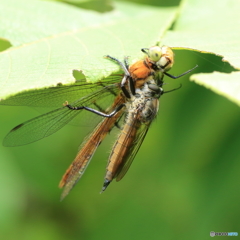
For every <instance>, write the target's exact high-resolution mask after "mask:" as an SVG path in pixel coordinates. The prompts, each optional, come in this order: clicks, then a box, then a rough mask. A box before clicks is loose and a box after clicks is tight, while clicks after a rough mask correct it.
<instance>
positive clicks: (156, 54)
mask: <svg viewBox="0 0 240 240" xmlns="http://www.w3.org/2000/svg"><path fill="white" fill-rule="evenodd" d="M161 56H162V50H161V48H160V47H158V46H154V47H150V48H149V49H148V57H149V58H150V60H151V61H153V62H157V61H159V59H160V58H161Z"/></svg>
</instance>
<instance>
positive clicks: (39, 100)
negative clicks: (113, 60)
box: [0, 75, 122, 108]
mask: <svg viewBox="0 0 240 240" xmlns="http://www.w3.org/2000/svg"><path fill="white" fill-rule="evenodd" d="M121 78H122V76H119V75H115V76H110V77H108V78H106V79H104V80H102V81H99V82H96V83H87V82H86V81H85V79H82V80H79V81H78V82H76V83H75V84H72V85H67V86H66V85H58V86H56V87H50V88H46V89H40V90H37V91H36V90H29V91H24V92H21V93H19V94H17V95H15V96H12V97H10V98H8V99H6V100H1V99H0V100H1V101H0V105H8V106H30V107H44V108H47V107H59V106H60V105H61V104H62V103H63V102H65V101H66V100H67V101H68V102H73V101H76V100H77V99H81V98H82V97H84V96H89V95H91V94H92V93H93V92H97V91H99V90H101V89H102V88H105V87H107V86H111V85H115V84H116V83H120V81H121ZM113 88H114V86H113Z"/></svg>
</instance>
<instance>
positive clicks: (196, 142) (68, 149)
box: [0, 51, 240, 240]
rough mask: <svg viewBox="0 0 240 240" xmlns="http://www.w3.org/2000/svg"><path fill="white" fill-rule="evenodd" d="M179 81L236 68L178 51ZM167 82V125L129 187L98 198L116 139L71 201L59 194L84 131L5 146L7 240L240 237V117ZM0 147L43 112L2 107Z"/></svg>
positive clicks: (142, 155) (221, 101)
mask: <svg viewBox="0 0 240 240" xmlns="http://www.w3.org/2000/svg"><path fill="white" fill-rule="evenodd" d="M175 54H176V64H175V66H174V68H173V69H172V70H171V72H170V73H172V74H174V75H178V74H180V73H182V72H184V71H186V70H188V69H190V68H192V67H193V66H195V65H196V64H198V65H199V68H198V69H197V70H196V71H195V72H211V71H213V70H218V71H222V72H229V71H230V70H231V69H230V68H229V66H228V65H227V64H226V63H222V62H221V59H220V58H218V57H213V56H211V55H209V54H197V53H193V52H188V51H175ZM188 79H189V75H188V76H186V77H184V78H181V79H179V80H172V79H169V78H165V81H166V82H167V83H168V84H167V85H166V86H164V88H165V89H171V88H174V87H177V86H179V83H182V84H183V87H182V88H181V89H180V90H178V91H175V92H173V93H169V94H165V95H163V97H162V98H161V100H160V111H159V114H158V118H157V119H156V120H155V122H154V123H153V124H152V126H151V129H150V130H149V133H148V135H147V137H146V138H145V141H144V143H143V145H142V147H141V149H140V151H139V153H138V155H137V156H136V158H135V160H134V163H133V165H132V166H131V168H130V170H129V172H128V173H127V175H126V176H125V178H124V179H123V180H122V181H121V182H118V183H116V182H115V181H113V182H112V183H111V185H110V186H109V188H108V189H107V191H106V192H104V193H103V194H99V192H100V190H101V187H102V183H103V177H104V174H105V167H106V163H107V159H108V154H109V152H110V149H111V146H112V145H113V142H114V139H115V137H116V134H115V133H112V134H110V136H109V137H108V138H107V139H106V141H105V142H104V143H103V144H102V145H101V146H100V148H99V149H98V151H97V153H96V154H95V156H94V158H93V159H92V163H91V164H90V165H89V167H88V169H87V171H86V172H85V174H84V176H83V178H82V179H81V181H80V182H79V183H78V184H77V185H76V186H75V188H74V189H73V190H72V192H71V193H70V194H69V195H68V196H67V197H66V198H65V199H64V201H63V202H59V197H60V194H61V190H59V189H58V187H57V185H58V182H59V181H60V178H61V176H62V174H63V173H64V172H65V170H66V168H67V167H68V166H69V164H70V163H71V161H72V160H73V159H74V157H75V155H76V152H77V149H78V146H79V144H80V143H81V141H80V139H81V137H83V136H82V129H81V128H76V127H73V126H66V127H65V128H64V129H62V130H60V131H59V132H57V133H56V134H54V135H53V136H50V137H48V138H46V139H44V140H41V141H39V142H36V143H33V144H30V145H26V146H22V147H16V148H5V147H3V146H0V170H1V174H0V191H1V198H0V213H1V214H0V236H1V237H2V236H3V237H4V238H3V239H19V240H22V239H24V240H25V239H26V240H28V239H29V240H30V239H31V240H32V239H35V240H38V239H45V240H48V239H58V240H62V239H69V240H71V239H73V240H75V239H87V240H96V239H115V240H122V239H126V240H128V239H129V240H130V239H199V240H200V239H201V240H202V239H208V238H209V237H210V236H209V233H210V231H216V232H217V231H219V232H225V231H228V232H229V231H237V232H240V228H239V223H240V209H239V202H240V190H239V173H240V163H239V159H240V151H239V146H240V124H239V120H240V111H239V107H238V106H237V105H235V104H234V103H232V102H230V101H228V100H226V99H225V98H223V97H221V96H218V95H216V94H215V93H213V92H211V91H210V90H207V89H205V88H203V87H201V86H198V85H196V84H194V83H192V82H189V81H188ZM0 112H1V118H0V123H1V124H0V139H1V140H2V139H3V138H4V136H5V135H6V134H7V133H8V131H9V130H10V129H11V128H12V127H14V126H16V125H17V124H19V123H21V122H23V121H25V120H28V119H30V118H32V117H34V116H36V115H38V114H39V113H38V112H36V111H35V110H34V109H31V108H25V107H6V106H1V107H0Z"/></svg>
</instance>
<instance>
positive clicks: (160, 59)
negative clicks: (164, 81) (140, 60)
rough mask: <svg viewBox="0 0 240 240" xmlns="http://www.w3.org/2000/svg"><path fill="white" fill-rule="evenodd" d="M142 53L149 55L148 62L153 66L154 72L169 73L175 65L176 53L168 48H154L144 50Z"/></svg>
mask: <svg viewBox="0 0 240 240" xmlns="http://www.w3.org/2000/svg"><path fill="white" fill-rule="evenodd" d="M141 50H142V52H144V53H145V54H147V56H148V61H149V62H151V64H152V66H151V67H152V69H153V70H154V71H161V72H167V71H169V70H170V69H171V68H172V66H173V63H174V53H173V51H172V49H171V48H170V47H168V46H162V47H159V46H154V47H150V48H142V49H141Z"/></svg>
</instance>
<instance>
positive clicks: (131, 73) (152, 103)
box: [0, 46, 194, 199]
mask: <svg viewBox="0 0 240 240" xmlns="http://www.w3.org/2000/svg"><path fill="white" fill-rule="evenodd" d="M142 51H143V52H144V53H145V54H146V55H145V58H144V59H143V60H139V61H137V62H135V63H133V64H131V65H129V64H128V58H125V59H124V62H121V61H119V60H118V59H116V58H113V57H111V56H109V55H107V56H106V58H108V59H110V60H112V61H114V62H115V63H117V64H118V65H119V66H120V67H121V68H122V70H123V71H124V74H123V76H122V79H121V81H119V78H114V77H113V78H109V79H105V80H102V81H100V82H97V83H94V84H91V83H86V82H83V81H79V82H78V83H77V84H75V85H72V86H59V87H55V88H51V89H50V92H48V93H45V92H44V90H40V91H38V92H37V93H33V94H31V93H30V92H23V93H20V94H19V95H17V96H14V97H12V98H9V99H7V100H3V101H2V102H1V103H0V104H2V105H20V104H21V103H23V105H24V103H25V104H26V105H31V106H34V105H36V106H39V105H44V104H46V102H47V103H51V101H52V102H54V99H55V97H58V98H59V96H62V99H63V98H64V97H65V98H66V99H67V101H65V103H64V106H63V107H61V108H58V109H55V110H53V111H50V112H47V113H45V114H43V115H40V116H38V117H35V118H33V119H31V120H28V121H26V122H24V123H21V124H19V125H18V126H16V127H15V128H13V129H12V130H11V131H10V132H9V133H8V135H7V136H6V137H5V139H4V141H3V144H4V145H5V146H20V145H24V144H28V143H31V142H34V141H37V140H40V139H41V138H44V137H47V136H49V135H51V134H53V133H54V132H56V131H57V130H59V129H60V128H62V127H63V126H64V125H65V124H67V123H68V122H70V121H71V120H73V118H78V116H79V115H81V113H83V112H84V113H85V114H87V113H90V114H95V115H96V127H95V129H94V130H93V132H92V133H90V134H89V136H87V137H86V139H85V141H84V142H83V144H82V145H81V148H80V151H79V152H78V154H77V156H76V158H75V159H74V161H73V162H72V164H71V165H70V166H69V168H68V169H67V171H66V173H65V174H64V175H63V177H62V180H61V181H60V184H59V187H60V188H64V189H63V192H62V195H61V199H63V198H64V197H65V196H66V195H67V194H68V193H69V191H70V190H71V189H72V188H73V186H74V185H75V184H76V183H77V181H78V180H79V179H80V178H81V176H82V175H83V173H84V171H85V169H86V167H87V166H88V164H89V162H90V160H91V158H92V156H93V154H94V153H95V151H96V149H97V148H98V146H99V145H100V144H101V142H102V141H103V139H104V138H105V137H106V135H107V134H108V133H109V132H110V131H111V130H112V128H113V127H115V126H117V127H119V126H118V122H119V121H120V120H121V119H124V123H123V126H122V129H121V132H120V135H119V136H118V138H117V141H116V143H115V144H114V146H113V149H112V152H111V153H110V156H109V160H108V165H107V171H106V175H105V178H104V183H103V187H102V191H104V190H105V189H106V188H107V186H108V185H109V184H110V183H111V181H112V180H113V179H114V178H116V180H117V181H119V180H120V179H122V178H123V176H124V175H125V174H126V172H127V170H128V169H129V167H130V165H131V163H132V161H133V159H134V157H135V155H136V154H137V152H138V150H139V148H140V146H141V144H142V142H143V140H144V137H145V135H146V133H147V131H148V129H149V126H150V124H151V122H152V121H153V119H154V118H155V116H156V114H157V112H158V104H159V98H160V96H161V95H162V94H163V93H164V91H163V89H162V85H163V76H164V75H167V76H169V77H171V78H174V79H175V78H179V77H181V76H183V75H185V74H187V73H189V72H190V71H192V70H193V69H194V68H193V69H191V70H188V71H187V72H184V73H183V74H181V75H179V76H172V75H171V74H169V73H167V71H168V70H170V69H171V67H172V65H173V59H174V56H173V52H172V50H171V48H169V47H166V46H163V47H158V46H155V47H151V48H143V49H142ZM173 90H175V89H173ZM78 94H79V96H80V98H79V99H78V100H75V101H74V98H75V99H76V95H78ZM79 96H78V97H79ZM32 99H33V100H32ZM66 99H65V100H66ZM69 102H70V104H69ZM111 103H112V104H111ZM21 105H22V104H21Z"/></svg>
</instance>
